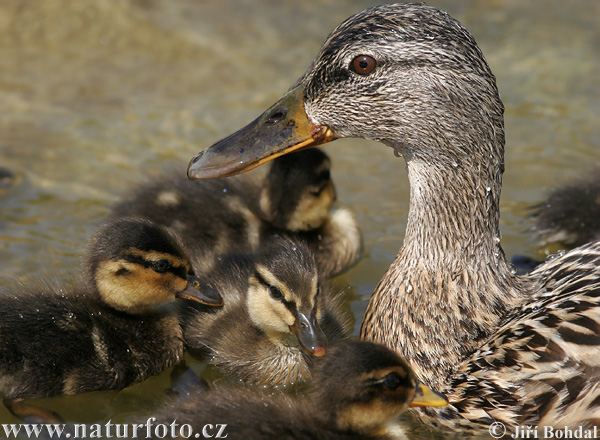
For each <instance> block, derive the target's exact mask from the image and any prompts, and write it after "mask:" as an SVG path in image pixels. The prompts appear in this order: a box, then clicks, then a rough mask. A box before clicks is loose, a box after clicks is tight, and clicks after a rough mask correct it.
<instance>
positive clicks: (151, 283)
mask: <svg viewBox="0 0 600 440" xmlns="http://www.w3.org/2000/svg"><path fill="white" fill-rule="evenodd" d="M95 279H96V284H97V286H98V291H99V292H100V295H101V296H102V299H103V300H104V301H105V302H106V303H107V304H108V305H110V306H112V307H114V308H115V309H118V310H123V311H126V312H132V313H136V312H140V311H143V310H145V309H147V308H149V307H152V306H156V305H159V304H163V303H167V302H170V301H172V300H174V299H175V294H176V293H177V292H181V291H183V290H184V289H185V287H186V285H187V280H185V279H183V278H180V277H178V276H176V275H174V274H172V273H169V272H165V273H157V272H155V271H154V270H152V269H151V268H146V267H144V266H142V265H140V264H136V263H131V262H128V261H125V260H118V261H105V262H102V263H100V264H99V265H98V268H97V270H96V274H95Z"/></svg>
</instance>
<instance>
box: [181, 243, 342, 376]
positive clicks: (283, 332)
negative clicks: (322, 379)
mask: <svg viewBox="0 0 600 440" xmlns="http://www.w3.org/2000/svg"><path fill="white" fill-rule="evenodd" d="M206 279H207V280H208V282H216V283H218V285H219V291H220V292H222V293H223V297H224V302H225V304H224V306H223V308H222V309H219V310H208V312H207V310H206V307H202V306H201V307H195V305H192V304H189V305H188V307H186V309H187V310H186V312H184V315H183V316H184V318H183V321H184V324H183V327H184V335H185V340H186V342H187V345H188V348H189V350H190V352H191V353H192V354H194V355H196V356H202V354H203V353H206V352H207V353H208V357H209V359H210V362H211V363H212V364H214V365H215V366H217V368H219V369H220V370H222V371H223V372H225V373H226V374H227V375H228V376H230V377H232V378H235V379H238V380H241V381H243V382H245V383H248V384H253V385H263V386H280V385H292V384H296V383H301V382H304V381H306V380H307V379H308V378H309V377H310V364H311V361H312V358H313V357H320V356H322V355H323V354H324V353H325V350H326V344H327V343H328V342H330V343H334V342H336V341H338V340H340V339H342V338H344V337H346V336H348V335H349V333H350V322H349V319H348V318H347V317H346V315H345V314H344V313H343V312H342V309H341V302H340V298H339V296H337V297H333V296H332V295H331V292H329V291H328V289H327V287H326V285H324V284H323V283H322V282H321V279H320V277H319V273H318V270H317V266H316V264H315V261H314V258H313V255H312V253H311V252H310V251H309V250H308V247H307V246H306V245H305V244H304V243H302V242H298V241H297V240H292V239H291V238H289V237H280V239H279V240H273V241H271V242H270V243H269V244H268V245H267V246H266V247H265V248H264V249H261V250H260V251H259V252H258V253H257V254H254V255H249V254H239V255H229V256H227V257H224V258H222V259H221V260H220V261H218V262H217V264H216V265H215V267H214V268H213V270H212V272H210V273H209V274H207V278H206ZM215 280H216V281H215Z"/></svg>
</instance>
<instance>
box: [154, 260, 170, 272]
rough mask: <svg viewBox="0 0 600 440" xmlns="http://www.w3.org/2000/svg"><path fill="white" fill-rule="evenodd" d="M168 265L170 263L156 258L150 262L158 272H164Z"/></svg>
mask: <svg viewBox="0 0 600 440" xmlns="http://www.w3.org/2000/svg"><path fill="white" fill-rule="evenodd" d="M170 267H171V265H170V264H169V262H168V261H167V260H158V261H155V262H153V263H152V269H153V270H154V271H155V272H159V273H163V272H166V271H167V270H169V268H170Z"/></svg>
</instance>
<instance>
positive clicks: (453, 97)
mask: <svg viewBox="0 0 600 440" xmlns="http://www.w3.org/2000/svg"><path fill="white" fill-rule="evenodd" d="M502 114H503V105H502V102H501V101H500V98H499V95H498V90H497V87H496V83H495V78H494V76H493V74H492V73H491V70H490V69H489V66H488V65H487V63H486V61H485V58H484V56H483V54H482V53H481V51H480V49H479V48H478V46H477V44H476V43H475V40H474V39H473V37H472V36H471V35H470V34H469V32H468V31H467V30H466V29H465V28H464V27H463V26H462V25H461V24H460V23H459V22H457V21H456V20H454V19H453V18H452V17H450V16H449V15H448V14H447V13H445V12H442V11H439V10H438V9H436V8H433V7H430V6H428V5H425V4H422V3H419V4H412V3H411V4H387V5H381V6H378V7H374V8H370V9H366V10H364V11H362V12H360V13H358V14H356V15H354V16H352V17H350V18H349V19H347V20H346V21H344V22H343V23H342V24H340V25H339V26H338V27H337V28H336V29H335V30H334V31H333V32H332V33H331V34H330V35H329V37H328V38H327V39H326V41H325V42H324V44H323V46H322V48H321V50H320V52H319V53H318V55H317V56H316V58H315V60H314V61H313V63H312V65H311V66H310V67H309V69H308V71H307V72H306V73H305V74H304V75H303V76H302V77H301V78H300V79H299V80H298V81H297V83H296V84H295V85H294V86H293V87H292V88H291V89H290V91H289V92H288V93H286V94H285V95H284V96H283V97H282V98H281V99H280V100H279V101H278V102H276V103H275V104H274V105H273V106H271V107H270V108H269V109H268V110H267V111H266V112H265V113H263V114H262V115H261V116H259V117H258V118H257V119H256V120H255V121H253V122H252V123H250V124H249V125H248V126H246V127H245V128H242V129H241V130H239V131H238V132H236V133H234V134H233V135H231V136H229V137H227V138H225V139H223V140H221V141H220V142H218V143H216V144H215V145H213V146H212V147H209V148H208V149H206V150H204V151H202V152H200V153H198V154H197V155H196V157H194V158H193V159H192V161H191V162H190V166H189V168H188V175H189V177H190V178H193V179H203V178H212V177H221V176H226V175H233V174H238V173H240V172H243V171H246V170H249V169H252V168H254V167H256V166H258V165H261V164H262V163H264V162H266V161H268V160H271V159H274V158H276V157H279V156H281V155H283V154H286V153H289V152H292V151H298V150H301V149H305V148H309V147H313V146H316V145H319V144H323V143H325V142H329V141H332V140H334V139H337V138H342V137H359V138H365V139H371V140H376V141H380V142H383V143H384V144H386V145H389V146H391V147H393V148H394V149H395V150H396V151H397V153H399V154H402V155H403V156H404V157H405V159H406V160H407V161H410V160H412V159H417V160H418V161H419V162H425V163H435V164H437V166H440V167H441V166H448V167H451V166H453V164H455V163H456V164H460V163H461V160H465V161H467V160H468V161H477V160H478V161H480V162H484V161H489V157H490V155H493V156H494V157H496V158H497V159H498V160H499V161H500V160H501V158H499V156H498V155H499V153H500V152H501V151H500V150H501V149H503V145H504V128H503V118H502ZM482 141H483V142H482ZM474 145H475V146H477V145H482V151H477V154H474V152H473V148H472V146H474ZM483 147H488V148H489V151H483ZM469 163H470V162H469Z"/></svg>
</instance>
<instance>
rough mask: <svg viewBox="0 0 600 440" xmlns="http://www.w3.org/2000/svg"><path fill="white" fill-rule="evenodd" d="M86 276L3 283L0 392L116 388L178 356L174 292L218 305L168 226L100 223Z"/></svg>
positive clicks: (11, 395) (35, 394) (28, 394)
mask: <svg viewBox="0 0 600 440" xmlns="http://www.w3.org/2000/svg"><path fill="white" fill-rule="evenodd" d="M87 265H88V268H87V269H88V270H89V279H83V280H75V281H74V282H71V283H68V282H58V281H47V282H45V283H43V284H40V285H37V286H34V287H31V286H29V287H28V286H25V285H17V286H12V287H5V288H2V293H1V294H0V310H2V312H1V315H2V319H0V390H1V392H2V393H3V394H4V396H5V398H6V399H9V400H10V399H23V398H39V397H49V396H55V395H70V394H77V393H82V392H86V391H94V390H107V389H121V388H124V387H127V386H129V385H131V384H133V383H135V382H139V381H141V380H143V379H145V378H147V377H149V376H152V375H155V374H158V373H160V372H161V371H163V370H164V369H165V368H167V367H169V366H171V365H173V364H175V363H176V362H179V361H180V360H181V359H182V356H183V350H184V344H183V333H182V329H181V326H180V324H179V319H178V315H177V313H176V308H175V307H174V303H175V301H174V300H175V298H176V297H185V298H188V299H191V298H192V297H193V298H194V300H197V301H202V302H204V303H205V304H209V303H212V304H214V305H218V304H219V303H220V296H219V295H218V294H217V293H216V292H214V291H212V290H211V289H209V288H208V287H207V286H205V285H203V284H202V282H201V281H200V280H199V279H197V278H196V277H194V276H193V274H192V272H191V267H190V263H189V260H188V259H187V257H186V256H185V254H184V253H183V251H182V250H181V248H180V246H179V245H178V243H177V242H176V241H175V240H174V239H173V238H172V237H171V236H169V235H168V234H167V232H166V231H165V230H164V229H162V228H160V227H157V226H156V225H153V224H151V223H149V222H143V221H137V220H122V221H117V222H114V223H111V224H109V225H107V226H105V227H104V228H103V229H102V230H101V231H100V232H99V234H98V235H97V237H96V238H95V241H94V243H93V245H92V246H91V248H90V255H89V258H88V262H87Z"/></svg>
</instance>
